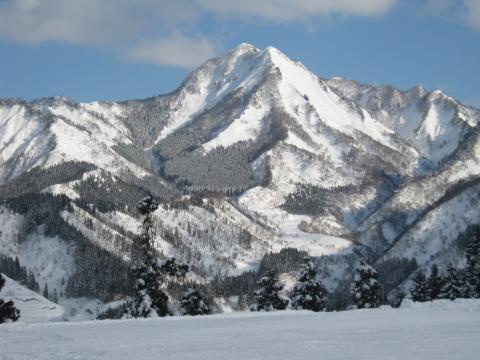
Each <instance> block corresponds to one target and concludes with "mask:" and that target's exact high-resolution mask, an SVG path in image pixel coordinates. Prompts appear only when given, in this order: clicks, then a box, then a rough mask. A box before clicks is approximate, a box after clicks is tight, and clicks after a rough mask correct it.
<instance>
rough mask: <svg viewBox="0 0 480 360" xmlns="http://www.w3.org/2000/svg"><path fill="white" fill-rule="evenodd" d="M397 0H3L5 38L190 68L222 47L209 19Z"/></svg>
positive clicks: (297, 16)
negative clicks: (209, 31)
mask: <svg viewBox="0 0 480 360" xmlns="http://www.w3.org/2000/svg"><path fill="white" fill-rule="evenodd" d="M397 1H398V0H296V1H290V0H263V1H258V0H242V1H235V0H232V1H225V0H81V1H79V0H3V1H0V37H2V38H5V39H8V40H10V41H14V42H18V43H23V44H29V45H36V44H40V43H44V42H49V41H56V42H63V43H69V44H75V45H81V46H97V47H104V48H107V49H111V50H112V51H114V52H116V53H127V54H128V55H129V58H130V59H134V60H138V61H148V62H152V63H157V64H162V65H173V66H180V67H188V68H190V67H194V66H195V65H198V64H199V63H200V62H202V61H204V60H205V59H206V58H207V57H211V56H213V55H214V54H215V53H216V51H217V50H218V49H220V48H221V44H219V41H220V40H219V38H221V35H220V36H216V37H215V39H213V37H208V36H207V35H206V34H205V33H203V32H202V20H204V19H205V18H206V17H212V16H213V17H216V18H219V19H224V20H226V21H227V24H228V22H230V21H231V20H237V21H241V22H248V21H250V19H252V18H255V19H258V18H261V19H263V20H265V21H271V22H287V21H298V20H303V19H311V18H314V17H318V16H325V15H329V14H343V15H347V16H379V15H382V14H384V13H386V12H387V11H389V10H391V9H392V8H393V7H394V6H395V4H396V3H397ZM466 1H467V0H466ZM472 21H475V17H473V18H472ZM145 39H148V40H145Z"/></svg>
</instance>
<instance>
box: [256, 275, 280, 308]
mask: <svg viewBox="0 0 480 360" xmlns="http://www.w3.org/2000/svg"><path fill="white" fill-rule="evenodd" d="M257 285H258V286H260V288H259V289H258V290H256V291H255V300H256V303H255V304H253V305H252V306H251V307H250V309H251V310H252V311H273V310H285V309H286V307H287V305H288V299H287V298H286V297H285V296H283V295H281V294H280V291H282V290H283V285H282V284H281V283H280V282H279V281H278V279H277V273H276V272H275V271H267V272H265V273H264V274H263V276H262V277H261V278H260V280H258V282H257Z"/></svg>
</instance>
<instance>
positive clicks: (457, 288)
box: [440, 264, 464, 300]
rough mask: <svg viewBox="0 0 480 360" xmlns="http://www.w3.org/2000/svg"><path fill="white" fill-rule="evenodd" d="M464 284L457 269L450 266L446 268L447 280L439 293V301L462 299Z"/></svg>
mask: <svg viewBox="0 0 480 360" xmlns="http://www.w3.org/2000/svg"><path fill="white" fill-rule="evenodd" d="M463 291H464V283H463V281H462V280H461V276H459V274H458V271H457V269H455V268H454V267H453V265H452V264H450V265H449V266H448V271H447V278H446V279H445V282H444V284H443V287H442V291H441V293H440V298H441V299H450V300H455V299H457V298H461V297H463Z"/></svg>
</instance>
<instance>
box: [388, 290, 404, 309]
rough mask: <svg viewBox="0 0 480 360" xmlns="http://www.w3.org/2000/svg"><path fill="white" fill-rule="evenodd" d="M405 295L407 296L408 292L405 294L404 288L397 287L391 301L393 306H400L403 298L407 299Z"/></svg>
mask: <svg viewBox="0 0 480 360" xmlns="http://www.w3.org/2000/svg"><path fill="white" fill-rule="evenodd" d="M405 296H407V294H405V291H403V290H402V288H400V287H397V288H396V289H395V291H394V292H393V299H392V302H391V305H392V307H394V308H399V307H400V305H402V301H403V299H405Z"/></svg>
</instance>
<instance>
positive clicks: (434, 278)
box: [427, 264, 444, 300]
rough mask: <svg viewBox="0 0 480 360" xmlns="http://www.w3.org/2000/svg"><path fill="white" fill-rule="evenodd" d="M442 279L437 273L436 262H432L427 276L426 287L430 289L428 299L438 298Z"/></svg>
mask: <svg viewBox="0 0 480 360" xmlns="http://www.w3.org/2000/svg"><path fill="white" fill-rule="evenodd" d="M443 283H444V279H443V278H442V276H441V275H440V274H439V271H438V266H437V264H433V265H432V267H431V269H430V277H429V278H428V282H427V285H428V289H429V291H430V294H429V295H430V300H436V299H438V298H439V295H440V292H441V291H442V287H443Z"/></svg>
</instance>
